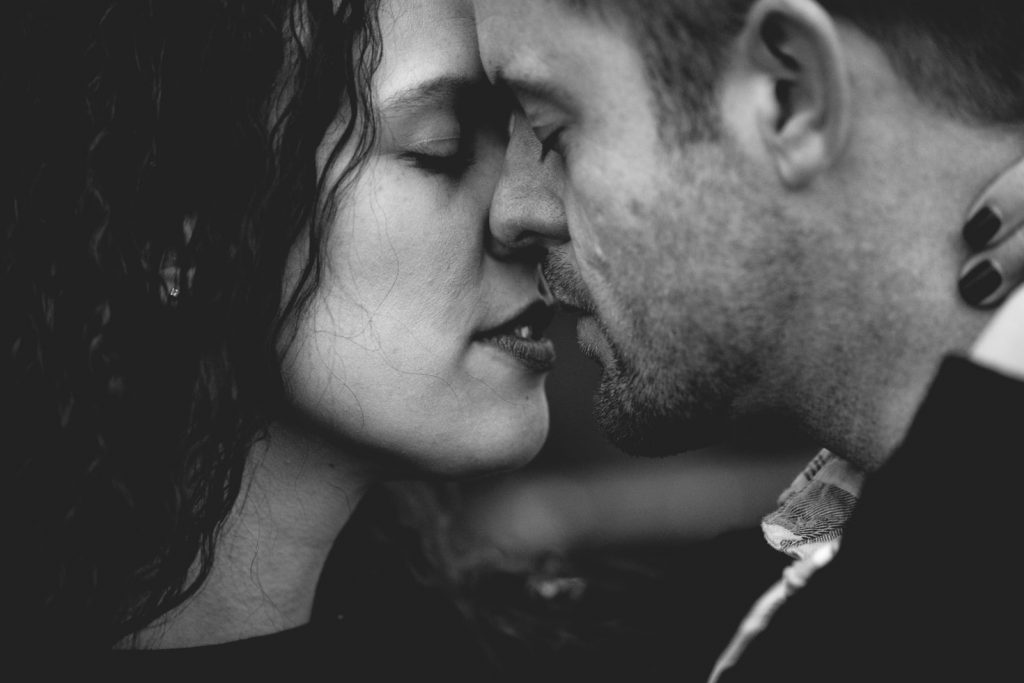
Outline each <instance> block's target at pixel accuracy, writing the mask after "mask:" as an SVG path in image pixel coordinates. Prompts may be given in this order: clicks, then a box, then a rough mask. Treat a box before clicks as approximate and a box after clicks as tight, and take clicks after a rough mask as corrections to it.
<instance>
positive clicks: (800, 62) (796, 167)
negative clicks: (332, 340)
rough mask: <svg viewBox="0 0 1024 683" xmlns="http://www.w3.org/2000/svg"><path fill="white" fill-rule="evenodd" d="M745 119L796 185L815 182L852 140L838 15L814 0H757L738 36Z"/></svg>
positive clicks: (790, 182)
mask: <svg viewBox="0 0 1024 683" xmlns="http://www.w3.org/2000/svg"><path fill="white" fill-rule="evenodd" d="M737 54H738V58H739V63H738V64H737V65H736V66H737V67H738V71H736V70H734V71H733V74H734V75H738V77H739V78H741V79H742V82H743V83H745V84H746V85H747V86H753V87H751V88H749V90H748V92H749V96H747V97H745V98H744V99H746V106H748V107H749V109H748V111H747V114H749V117H748V119H747V122H748V124H749V125H751V126H752V127H753V128H754V129H755V130H754V131H750V132H752V133H754V134H755V135H756V136H757V137H758V138H759V141H760V146H761V147H762V149H764V150H765V151H766V152H767V154H768V156H769V158H770V159H771V161H772V163H773V165H774V166H775V169H776V171H777V172H778V174H779V177H780V179H781V180H782V182H783V183H784V184H785V185H786V186H788V187H791V188H799V187H803V186H805V185H807V184H808V183H810V182H811V181H812V180H813V179H814V178H815V177H816V176H817V175H818V174H819V173H821V172H822V171H824V170H825V169H827V168H829V167H830V166H831V165H832V164H833V163H834V162H835V160H836V159H837V158H838V157H839V156H840V155H841V153H842V151H843V149H844V147H845V146H846V143H847V140H848V138H849V129H850V119H851V116H852V111H851V93H850V84H849V81H848V79H849V75H848V72H847V68H846V64H845V63H844V58H843V54H844V51H843V46H842V44H841V42H840V40H839V35H838V32H837V30H836V26H835V22H834V21H833V20H832V17H831V16H830V15H829V14H828V12H826V11H825V10H824V9H822V7H821V6H820V5H819V4H818V3H817V2H815V1H814V0H758V2H755V3H754V6H753V7H752V8H751V10H750V13H749V14H748V17H747V23H746V26H745V27H744V30H743V32H742V33H741V35H740V37H739V43H738V51H737Z"/></svg>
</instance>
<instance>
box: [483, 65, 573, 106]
mask: <svg viewBox="0 0 1024 683" xmlns="http://www.w3.org/2000/svg"><path fill="white" fill-rule="evenodd" d="M494 84H495V85H497V86H499V87H502V88H506V89H508V90H510V91H511V92H513V93H515V95H516V96H517V97H524V98H527V99H533V100H544V101H546V102H562V103H565V102H569V101H570V100H571V97H570V96H569V93H568V91H566V90H563V89H562V88H560V87H558V86H556V85H554V84H553V83H550V82H548V81H541V80H538V79H535V78H530V77H528V76H518V75H509V74H508V73H506V72H504V71H502V70H501V69H497V70H496V71H495V72H494Z"/></svg>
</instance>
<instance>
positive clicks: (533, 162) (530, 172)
mask: <svg viewBox="0 0 1024 683" xmlns="http://www.w3.org/2000/svg"><path fill="white" fill-rule="evenodd" d="M557 163H558V162H557V160H555V159H554V158H553V155H551V156H549V157H548V160H547V161H546V162H544V161H541V145H540V141H539V140H537V138H536V136H535V135H534V134H533V131H532V130H530V127H529V126H528V125H527V123H526V120H525V119H524V118H523V117H522V114H518V113H517V114H516V115H515V118H514V119H513V123H512V129H511V135H510V139H509V144H508V148H507V151H506V153H505V164H504V167H503V168H502V172H501V177H500V178H499V180H498V186H497V189H496V190H495V192H494V199H493V200H492V202H491V216H490V224H491V236H492V243H493V251H494V253H495V254H496V255H498V256H501V257H505V258H516V257H517V256H520V257H521V256H522V255H524V254H541V253H543V252H545V251H547V250H548V249H550V248H551V247H553V246H556V245H559V244H564V243H565V242H567V241H568V240H569V232H568V229H567V226H566V222H565V208H564V205H563V203H562V187H563V179H562V177H561V172H560V167H559V166H557Z"/></svg>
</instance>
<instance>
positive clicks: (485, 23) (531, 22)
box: [475, 0, 624, 79]
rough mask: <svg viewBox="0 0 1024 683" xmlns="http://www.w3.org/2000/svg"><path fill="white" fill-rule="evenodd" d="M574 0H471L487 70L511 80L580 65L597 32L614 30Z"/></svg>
mask: <svg viewBox="0 0 1024 683" xmlns="http://www.w3.org/2000/svg"><path fill="white" fill-rule="evenodd" d="M576 2H577V0H519V1H517V0H512V1H510V0H476V1H475V4H476V9H477V30H478V33H479V36H480V50H481V54H482V57H483V62H484V67H485V68H486V69H487V71H488V73H489V74H490V75H492V76H494V75H495V74H496V73H498V72H500V73H501V74H503V75H504V76H506V77H508V78H510V79H511V78H516V77H520V76H524V75H530V76H534V77H538V76H541V75H544V74H546V73H548V72H550V71H551V70H553V69H554V68H556V67H558V66H563V67H571V68H574V67H579V66H584V64H583V63H584V62H585V61H586V59H587V55H588V52H589V51H590V49H591V48H592V47H593V44H594V43H595V42H596V41H597V40H598V38H599V34H607V33H609V32H614V33H619V31H617V30H615V28H617V27H612V26H610V25H608V24H606V23H605V22H599V21H595V17H594V16H591V15H590V14H587V13H583V12H580V11H578V10H577V9H576V8H575V7H574V5H575V3H576ZM584 4H587V3H584ZM623 36H624V34H620V35H619V37H620V38H621V37H623ZM605 37H606V36H605Z"/></svg>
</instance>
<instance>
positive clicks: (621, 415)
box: [594, 381, 728, 458]
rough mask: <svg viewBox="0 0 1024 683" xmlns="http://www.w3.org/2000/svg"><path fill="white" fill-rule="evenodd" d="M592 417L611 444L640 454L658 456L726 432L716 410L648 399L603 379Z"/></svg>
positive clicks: (707, 442) (707, 441)
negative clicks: (689, 407)
mask: <svg viewBox="0 0 1024 683" xmlns="http://www.w3.org/2000/svg"><path fill="white" fill-rule="evenodd" d="M673 408H675V409H673ZM594 417H595V419H596V421H597V424H598V426H600V428H601V430H602V431H603V432H604V434H605V436H606V437H607V438H608V440H609V441H611V443H612V444H614V445H615V446H616V447H617V448H619V449H621V450H623V451H625V452H626V453H629V454H630V455H636V456H640V457H649V458H660V457H664V456H666V455H675V454H677V453H683V452H686V451H692V450H696V449H698V448H704V447H706V446H710V445H712V444H715V443H718V442H720V441H722V439H723V437H724V435H725V434H726V433H727V432H728V422H727V421H726V420H724V419H722V416H721V414H716V411H709V410H697V411H694V410H690V409H687V408H684V407H683V406H681V405H679V404H678V403H677V402H674V401H672V402H662V401H656V400H651V399H648V398H645V397H644V396H643V393H642V392H639V393H638V392H629V391H628V390H627V388H626V387H623V386H621V385H619V386H614V385H611V383H609V382H605V381H602V384H601V386H600V388H599V389H598V393H597V395H596V397H595V399H594Z"/></svg>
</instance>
